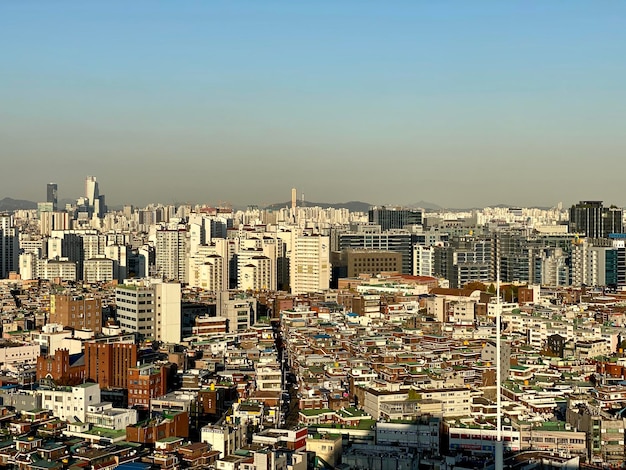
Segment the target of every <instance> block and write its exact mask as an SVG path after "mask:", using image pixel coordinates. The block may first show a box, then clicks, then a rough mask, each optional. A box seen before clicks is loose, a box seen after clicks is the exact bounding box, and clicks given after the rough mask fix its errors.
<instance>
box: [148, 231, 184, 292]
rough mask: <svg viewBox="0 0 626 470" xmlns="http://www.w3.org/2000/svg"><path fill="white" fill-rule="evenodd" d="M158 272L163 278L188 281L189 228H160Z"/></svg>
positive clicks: (157, 244)
mask: <svg viewBox="0 0 626 470" xmlns="http://www.w3.org/2000/svg"><path fill="white" fill-rule="evenodd" d="M156 235H157V237H156V241H157V242H156V272H157V275H158V276H159V277H161V278H163V279H167V280H176V281H181V282H187V281H188V279H187V230H186V229H183V228H179V229H174V230H169V229H164V230H158V231H157V233H156Z"/></svg>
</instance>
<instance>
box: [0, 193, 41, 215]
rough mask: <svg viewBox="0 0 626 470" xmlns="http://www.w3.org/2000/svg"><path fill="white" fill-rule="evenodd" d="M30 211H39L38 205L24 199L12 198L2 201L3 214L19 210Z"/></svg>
mask: <svg viewBox="0 0 626 470" xmlns="http://www.w3.org/2000/svg"><path fill="white" fill-rule="evenodd" d="M29 209H37V203H36V202H32V201H25V200H23V199H12V198H10V197H5V198H4V199H0V211H1V212H12V211H17V210H29Z"/></svg>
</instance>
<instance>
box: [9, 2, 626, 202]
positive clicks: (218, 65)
mask: <svg viewBox="0 0 626 470" xmlns="http://www.w3.org/2000/svg"><path fill="white" fill-rule="evenodd" d="M624 25H626V2H623V1H613V2H608V1H606V2H604V1H588V2H578V1H571V0H568V1H562V0H560V1H539V0H537V1H519V2H515V1H496V0H493V1H475V2H474V1H469V0H463V1H457V2H448V1H438V0H437V1H436V0H430V1H426V0H424V1H418V0H411V1H391V2H383V1H377V2H374V1H368V0H358V1H357V0H354V1H348V0H329V1H325V0H315V1H297V0H291V1H271V0H251V1H237V0H228V1H226V0H224V1H218V0H215V1H211V0H203V1H200V0H198V1H181V2H179V1H176V2H175V1H156V0H146V1H141V0H132V1H110V0H107V1H100V2H94V1H56V0H55V1H49V0H41V1H30V0H4V1H2V2H0V44H2V54H0V60H1V61H2V62H1V66H0V142H1V145H0V160H1V161H2V163H3V170H2V171H1V172H0V198H2V197H5V196H10V197H14V198H25V199H31V200H43V199H44V198H45V184H46V183H47V182H48V181H56V182H57V183H58V184H59V193H60V197H62V198H65V197H68V198H69V197H71V198H75V197H77V196H79V195H81V193H82V188H83V180H84V178H85V176H87V175H96V176H97V177H98V181H99V183H100V188H101V191H102V192H103V193H105V194H106V195H107V200H108V202H109V203H111V204H122V203H126V202H129V203H135V204H145V203H148V202H150V201H158V202H166V203H169V202H172V201H179V202H183V201H195V202H207V203H216V202H217V201H219V200H223V201H230V202H232V203H233V204H246V203H258V204H263V203H266V202H267V203H270V202H278V201H286V200H288V199H289V198H290V191H291V188H292V187H296V188H298V190H299V191H303V192H304V193H305V195H306V199H307V200H310V201H318V202H339V201H347V200H362V201H366V202H370V203H377V204H384V203H397V204H409V203H413V202H417V201H420V200H426V201H431V202H434V203H437V204H439V205H442V206H448V207H464V206H470V205H471V206H473V205H477V206H480V205H488V204H496V203H510V204H520V205H546V206H550V205H554V204H556V203H557V202H559V201H564V202H565V203H571V202H574V201H577V200H579V199H602V200H605V201H607V202H610V203H615V204H618V205H626V195H625V194H624V192H623V191H622V180H623V175H624V170H625V169H626V164H625V163H624V157H625V154H626V152H625V151H626V143H625V142H626V139H625V138H624V136H625V129H626V28H625V27H624ZM9 169H10V170H11V171H9Z"/></svg>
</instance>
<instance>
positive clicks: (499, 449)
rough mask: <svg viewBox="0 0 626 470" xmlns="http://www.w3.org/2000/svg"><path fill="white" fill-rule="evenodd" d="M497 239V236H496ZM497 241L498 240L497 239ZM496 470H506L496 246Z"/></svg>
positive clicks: (498, 260) (500, 309)
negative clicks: (503, 439) (503, 469)
mask: <svg viewBox="0 0 626 470" xmlns="http://www.w3.org/2000/svg"><path fill="white" fill-rule="evenodd" d="M496 237H497V236H496ZM496 240H497V238H496ZM496 250H497V251H496V256H497V258H496V361H497V363H496V404H497V405H496V428H497V429H496V459H495V460H496V461H495V464H496V470H500V469H502V468H504V456H503V453H504V452H503V451H504V444H503V442H502V393H501V390H500V387H501V386H502V385H501V382H502V357H501V347H502V344H501V343H502V335H501V333H500V327H501V323H502V318H501V317H502V315H501V314H502V305H501V304H500V255H499V250H498V248H497V245H496Z"/></svg>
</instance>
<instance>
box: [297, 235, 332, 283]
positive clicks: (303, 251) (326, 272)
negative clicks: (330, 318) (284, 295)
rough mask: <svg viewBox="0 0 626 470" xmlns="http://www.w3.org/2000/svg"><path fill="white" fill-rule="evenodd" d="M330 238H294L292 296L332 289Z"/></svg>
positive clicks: (315, 236) (311, 236) (317, 236)
mask: <svg viewBox="0 0 626 470" xmlns="http://www.w3.org/2000/svg"><path fill="white" fill-rule="evenodd" d="M329 244H330V241H329V238H328V237H325V236H321V235H304V234H297V235H295V236H294V244H293V250H292V252H291V263H290V279H291V282H290V285H291V293H292V294H306V293H310V292H322V291H326V290H328V289H329V287H330V271H331V269H330V250H329Z"/></svg>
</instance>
